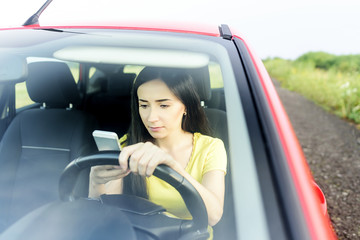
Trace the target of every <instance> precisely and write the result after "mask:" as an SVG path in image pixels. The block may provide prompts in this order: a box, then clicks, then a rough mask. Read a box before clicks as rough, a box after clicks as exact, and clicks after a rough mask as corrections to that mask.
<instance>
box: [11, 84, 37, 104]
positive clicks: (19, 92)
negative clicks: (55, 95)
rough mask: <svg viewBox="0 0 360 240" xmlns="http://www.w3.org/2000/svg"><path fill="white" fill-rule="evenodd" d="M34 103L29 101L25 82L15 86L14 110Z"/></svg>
mask: <svg viewBox="0 0 360 240" xmlns="http://www.w3.org/2000/svg"><path fill="white" fill-rule="evenodd" d="M33 103H34V102H33V101H32V100H31V99H30V97H29V94H28V92H27V89H26V84H25V82H22V83H18V84H16V85H15V107H16V109H19V108H22V107H25V106H28V105H30V104H33Z"/></svg>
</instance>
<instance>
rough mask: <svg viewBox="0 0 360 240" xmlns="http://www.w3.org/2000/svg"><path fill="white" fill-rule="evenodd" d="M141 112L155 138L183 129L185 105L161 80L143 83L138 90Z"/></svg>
mask: <svg viewBox="0 0 360 240" xmlns="http://www.w3.org/2000/svg"><path fill="white" fill-rule="evenodd" d="M137 94H138V99H139V113H140V117H141V120H142V122H143V124H144V125H145V127H146V129H147V130H148V131H149V133H150V135H151V136H152V137H153V138H155V139H164V138H166V137H168V136H171V135H176V134H178V133H180V132H181V131H182V128H181V122H182V117H183V115H184V113H185V105H184V104H183V103H182V102H181V101H180V100H179V99H178V98H177V97H176V96H175V95H174V94H173V92H171V90H170V89H169V88H168V86H167V85H166V84H165V83H164V82H163V81H161V80H158V79H156V80H152V81H149V82H146V83H144V84H142V85H141V86H140V87H139V88H138V90H137Z"/></svg>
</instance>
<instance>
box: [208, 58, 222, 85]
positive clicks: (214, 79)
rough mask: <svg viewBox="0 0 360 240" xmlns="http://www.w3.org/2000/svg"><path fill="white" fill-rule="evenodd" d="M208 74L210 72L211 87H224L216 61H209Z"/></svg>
mask: <svg viewBox="0 0 360 240" xmlns="http://www.w3.org/2000/svg"><path fill="white" fill-rule="evenodd" d="M209 74H210V84H211V88H212V89H215V88H223V87H224V82H223V78H222V73H221V68H220V65H219V64H218V63H215V62H211V63H210V64H209Z"/></svg>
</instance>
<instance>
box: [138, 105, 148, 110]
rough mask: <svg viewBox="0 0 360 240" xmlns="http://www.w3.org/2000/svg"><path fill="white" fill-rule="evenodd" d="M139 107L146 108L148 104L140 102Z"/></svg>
mask: <svg viewBox="0 0 360 240" xmlns="http://www.w3.org/2000/svg"><path fill="white" fill-rule="evenodd" d="M139 107H140V108H142V109H146V108H147V107H148V105H147V104H140V105H139Z"/></svg>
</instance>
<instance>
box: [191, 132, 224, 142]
mask: <svg viewBox="0 0 360 240" xmlns="http://www.w3.org/2000/svg"><path fill="white" fill-rule="evenodd" d="M194 142H196V143H197V144H204V145H224V143H223V141H222V140H221V139H219V138H214V137H210V136H207V135H203V134H201V133H198V132H196V133H194Z"/></svg>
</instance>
